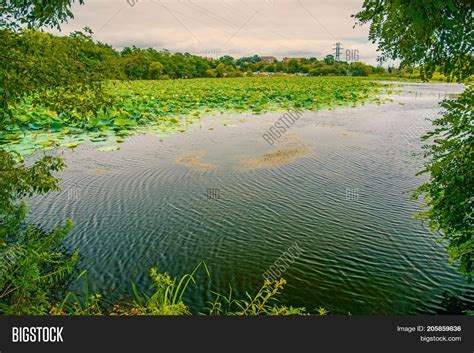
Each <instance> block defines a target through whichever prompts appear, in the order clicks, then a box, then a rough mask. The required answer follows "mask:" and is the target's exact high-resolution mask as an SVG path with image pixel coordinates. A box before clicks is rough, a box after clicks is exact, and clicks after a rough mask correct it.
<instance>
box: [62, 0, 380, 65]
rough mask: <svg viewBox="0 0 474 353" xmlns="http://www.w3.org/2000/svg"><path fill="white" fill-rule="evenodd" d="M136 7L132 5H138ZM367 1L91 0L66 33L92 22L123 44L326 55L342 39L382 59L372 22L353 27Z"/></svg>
mask: <svg viewBox="0 0 474 353" xmlns="http://www.w3.org/2000/svg"><path fill="white" fill-rule="evenodd" d="M131 4H132V5H133V6H132V5H131ZM361 5H362V0H334V1H324V0H323V1H311V0H203V1H200V0H128V2H127V0H86V1H85V5H82V6H80V5H77V4H76V5H74V6H73V13H74V17H75V18H74V19H72V20H70V21H69V23H67V24H64V25H63V26H62V32H61V33H62V34H67V33H69V32H71V31H75V30H80V29H82V28H83V27H84V26H88V27H90V28H91V29H92V30H93V31H94V32H95V38H96V39H97V40H100V41H102V42H106V43H109V44H111V45H112V46H114V47H115V48H117V49H121V48H123V47H124V46H132V45H136V46H138V47H153V48H155V49H164V48H166V49H168V50H170V51H172V52H176V51H179V52H189V53H192V54H198V55H204V54H205V53H207V52H208V51H212V50H215V51H218V52H219V54H220V55H226V54H229V55H232V56H234V57H241V56H247V55H254V54H259V55H274V56H277V57H279V58H282V57H285V56H289V57H303V56H304V57H310V56H315V57H317V58H322V57H324V56H325V55H327V54H330V53H332V52H333V47H334V43H335V42H336V41H340V42H342V46H343V48H344V52H343V57H344V56H345V50H346V49H349V50H354V49H357V50H358V51H359V55H360V59H361V60H363V61H364V62H367V63H370V64H375V63H376V61H375V58H376V46H375V45H374V44H372V43H370V42H369V41H368V40H367V33H368V26H365V27H362V28H361V27H356V28H353V26H354V23H355V20H354V19H353V18H351V14H354V13H356V12H357V11H358V10H359V9H360V8H361Z"/></svg>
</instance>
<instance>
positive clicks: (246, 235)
mask: <svg viewBox="0 0 474 353" xmlns="http://www.w3.org/2000/svg"><path fill="white" fill-rule="evenodd" d="M398 89H400V92H398V93H396V94H393V95H392V96H391V98H392V99H393V101H391V102H387V103H385V104H381V105H377V104H367V105H364V106H362V107H358V108H337V109H333V110H321V111H317V112H304V113H303V114H302V116H301V118H300V119H298V120H297V121H296V122H295V123H294V124H293V125H292V126H291V127H290V128H289V130H288V131H287V132H286V133H285V134H284V135H283V136H282V137H281V138H280V139H278V141H277V142H276V143H275V144H273V145H269V144H268V143H267V141H266V140H265V139H264V138H263V137H262V135H263V134H264V133H266V132H267V130H268V129H269V128H270V127H271V126H272V124H273V123H274V122H275V121H277V120H278V119H279V118H280V117H281V115H282V113H281V112H280V113H266V114H261V115H251V114H236V115H222V116H209V117H206V118H203V119H201V121H200V122H199V123H197V124H194V125H193V126H188V127H187V132H186V133H181V134H175V135H170V136H156V135H152V134H149V135H140V136H134V137H132V138H130V139H129V140H128V141H126V142H125V143H123V144H122V145H121V149H120V150H119V151H112V152H100V151H97V146H94V145H92V144H84V145H81V146H79V147H78V148H76V149H74V150H69V149H68V150H59V151H57V152H55V153H56V154H60V155H63V156H64V157H65V158H66V160H67V164H68V165H69V168H68V169H67V170H66V171H64V172H62V173H61V174H60V176H61V177H62V178H63V182H62V183H61V185H62V189H63V191H62V192H60V193H51V194H48V195H46V196H40V197H34V198H33V199H32V200H30V201H29V205H30V209H31V217H30V218H31V219H32V220H33V221H34V222H36V223H38V224H40V225H42V226H46V227H51V226H53V225H54V224H57V223H58V222H61V221H63V220H64V219H66V218H72V219H73V220H74V222H75V229H74V231H73V232H72V234H71V235H70V236H69V237H68V238H67V239H66V242H65V244H66V245H67V246H68V247H77V248H79V250H80V254H81V260H80V268H81V269H88V271H89V272H88V273H89V281H90V284H91V287H92V288H93V290H95V291H98V292H99V293H101V294H103V295H109V296H111V297H113V298H122V297H123V296H124V295H128V294H130V288H131V287H130V283H131V282H132V281H134V282H136V283H138V286H139V287H140V288H145V287H146V286H147V285H149V278H148V272H149V269H150V267H152V266H156V267H158V269H159V270H160V271H167V272H169V273H170V274H171V275H173V276H178V275H182V274H185V273H188V272H191V271H192V270H193V269H194V267H195V266H196V265H197V264H198V263H199V262H200V261H201V260H203V261H205V262H206V264H207V265H208V267H209V270H210V272H211V278H207V276H205V275H204V274H201V275H200V276H198V284H197V285H196V286H194V287H193V286H192V287H190V290H189V291H188V292H187V296H186V298H185V302H186V303H187V304H188V305H189V306H190V307H191V309H192V311H193V312H194V313H199V312H202V311H203V310H204V308H205V306H206V303H207V302H208V301H209V300H211V297H209V289H211V290H214V291H218V292H220V293H223V294H225V293H227V292H228V289H229V285H231V286H232V288H233V291H234V296H243V295H244V293H245V291H251V292H255V291H256V290H257V289H258V287H259V286H260V285H261V284H262V283H263V276H262V275H263V273H264V272H265V271H267V270H268V269H269V268H270V266H272V265H273V264H274V262H275V261H276V260H278V259H279V258H280V256H282V254H284V253H285V252H286V251H288V249H290V248H291V247H292V246H294V245H295V244H297V246H298V248H300V249H301V254H300V255H299V256H298V257H297V258H296V259H294V262H293V263H291V264H289V266H287V268H286V269H285V271H284V272H283V274H282V275H281V276H282V277H284V278H285V279H286V280H287V281H288V283H287V285H286V287H285V289H284V291H283V293H282V295H281V297H280V300H281V302H282V303H286V304H290V305H292V306H304V307H306V308H307V309H308V310H311V311H312V310H314V309H315V308H318V307H320V306H322V307H325V308H327V309H328V310H329V311H330V312H331V313H333V314H334V313H336V314H349V313H350V314H420V313H424V314H428V313H443V312H452V311H453V310H456V308H457V307H459V306H463V305H464V306H466V305H470V306H471V307H472V306H473V304H474V289H473V287H472V286H469V285H467V284H466V282H465V280H464V279H463V278H462V277H461V276H460V275H459V274H458V273H457V272H456V268H455V267H454V266H451V265H449V264H448V262H447V255H446V250H445V244H443V243H437V242H436V239H437V235H433V234H431V233H430V232H429V231H427V229H426V227H424V226H423V225H422V224H421V223H420V222H419V221H418V220H414V219H412V217H413V216H414V215H415V214H416V213H417V209H418V206H419V203H416V202H412V201H409V200H408V198H409V195H410V194H409V191H410V190H412V189H413V188H415V187H417V186H418V185H420V183H422V182H423V180H425V178H424V177H416V176H415V174H416V173H417V172H418V171H419V170H421V169H422V166H423V152H422V149H421V146H422V143H421V142H420V140H419V136H420V135H421V134H422V133H423V132H424V131H428V129H429V121H427V120H426V119H427V118H428V119H430V118H431V119H432V118H434V117H435V116H436V114H437V112H438V111H439V107H438V105H437V102H438V101H439V100H441V99H443V98H444V97H445V96H450V95H451V94H456V93H459V92H460V91H462V87H461V86H459V85H455V84H435V83H430V84H421V83H405V84H403V86H401V87H399V88H398ZM76 286H77V287H78V288H80V285H76Z"/></svg>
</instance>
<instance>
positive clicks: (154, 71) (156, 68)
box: [150, 61, 163, 80]
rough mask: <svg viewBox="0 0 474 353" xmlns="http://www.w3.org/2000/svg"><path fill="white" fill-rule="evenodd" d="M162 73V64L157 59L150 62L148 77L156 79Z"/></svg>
mask: <svg viewBox="0 0 474 353" xmlns="http://www.w3.org/2000/svg"><path fill="white" fill-rule="evenodd" d="M162 73H163V64H162V63H160V62H159V61H153V62H152V63H151V64H150V78H151V79H152V80H157V79H159V78H160V76H161V74H162Z"/></svg>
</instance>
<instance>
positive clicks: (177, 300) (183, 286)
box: [50, 262, 328, 316]
mask: <svg viewBox="0 0 474 353" xmlns="http://www.w3.org/2000/svg"><path fill="white" fill-rule="evenodd" d="M200 269H203V270H204V271H205V273H206V274H207V276H208V277H210V273H209V269H208V268H207V266H206V264H205V263H204V262H200V263H199V264H198V265H197V266H196V267H195V268H194V270H193V271H192V272H191V273H189V274H185V275H184V276H182V277H181V278H179V279H178V278H172V277H171V276H170V275H169V274H168V273H166V272H165V273H160V272H158V270H157V269H156V268H152V269H151V270H150V276H151V278H152V285H151V287H150V288H149V290H148V291H142V292H140V291H139V290H138V288H137V287H136V285H135V284H134V283H132V285H131V292H132V295H131V296H130V298H129V300H122V301H121V302H119V303H106V300H104V298H103V297H102V296H101V295H99V294H91V293H90V292H89V285H88V280H87V272H86V271H83V272H82V273H81V274H80V275H79V276H78V278H77V279H78V280H80V279H83V280H84V292H83V295H82V296H81V295H78V294H75V293H73V292H71V291H70V292H68V293H67V294H66V296H65V298H64V300H63V301H62V302H60V303H57V304H54V305H52V306H51V308H50V314H51V315H119V316H142V315H191V314H192V313H191V311H190V309H189V306H188V305H187V304H186V303H185V302H184V300H183V296H184V295H185V293H186V290H187V289H188V288H189V286H190V285H191V284H196V273H197V272H198V271H199V270H200ZM285 284H286V280H285V279H283V278H281V279H279V280H277V281H274V282H270V281H268V280H267V281H265V282H264V283H263V285H262V287H261V288H260V289H259V290H258V291H257V292H256V293H255V294H250V293H246V298H244V299H238V298H233V294H232V293H233V290H232V288H230V289H229V293H228V294H227V295H222V294H220V293H217V292H212V291H211V294H212V295H213V296H214V299H213V300H212V301H210V302H209V303H208V304H209V305H208V307H207V309H206V312H204V313H202V314H203V315H212V316H215V315H236V316H257V315H276V316H281V315H309V314H310V313H309V312H307V310H306V309H305V308H302V307H292V306H290V307H288V306H285V305H281V304H279V302H278V298H277V297H278V295H279V294H281V291H282V290H283V288H284V286H285ZM314 314H316V315H327V314H328V311H327V310H326V309H324V308H322V307H320V308H318V309H317V310H316V311H315V313H314Z"/></svg>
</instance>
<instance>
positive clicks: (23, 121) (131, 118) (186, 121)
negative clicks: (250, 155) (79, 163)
mask: <svg viewBox="0 0 474 353" xmlns="http://www.w3.org/2000/svg"><path fill="white" fill-rule="evenodd" d="M382 87H384V85H380V84H377V83H373V82H369V81H366V80H362V79H359V78H354V77H291V76H290V77H242V78H222V79H193V80H168V81H163V80H160V81H110V82H108V84H107V91H108V93H109V94H111V95H113V96H115V99H114V103H113V105H112V107H111V108H110V109H107V110H104V111H97V112H90V115H87V116H86V117H85V118H84V115H83V114H80V113H79V112H74V111H73V112H67V113H65V112H60V111H53V110H52V108H51V107H47V106H46V105H41V104H38V103H34V99H33V98H31V99H27V100H26V101H25V102H24V103H21V104H19V105H17V106H16V107H14V109H13V112H14V118H15V119H14V121H15V124H13V125H11V126H10V127H8V130H5V131H1V132H0V145H1V146H2V147H3V148H5V149H6V150H10V151H12V150H14V151H17V152H19V153H21V154H23V155H24V154H29V153H32V152H34V151H35V150H48V149H54V148H57V147H60V146H61V147H66V148H75V147H77V146H78V145H80V144H81V143H83V142H85V141H90V142H93V143H96V144H98V145H99V146H98V147H99V148H103V147H104V145H105V146H107V145H110V144H113V145H116V144H117V143H122V142H124V141H125V140H126V139H127V137H129V136H130V135H133V134H136V133H147V132H152V133H155V134H157V135H159V136H162V135H163V134H169V133H180V132H186V131H187V126H189V125H192V124H193V123H194V122H196V121H197V120H199V117H200V116H203V115H216V114H223V113H241V112H250V113H254V114H261V113H263V112H266V111H275V110H288V109H289V108H298V109H300V110H317V109H323V108H332V107H336V106H356V105H357V104H361V103H365V102H369V101H372V102H376V103H380V99H379V98H377V97H376V95H377V93H379V92H380V89H381V88H382ZM75 99H77V101H78V102H80V101H81V99H84V97H75ZM227 125H228V126H233V125H232V124H231V123H230V122H228V123H227ZM115 149H118V147H114V148H111V149H110V150H115Z"/></svg>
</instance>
